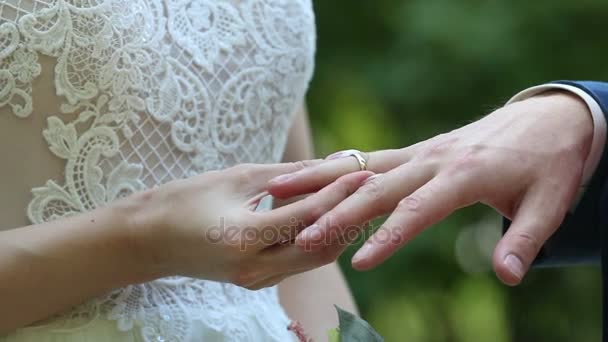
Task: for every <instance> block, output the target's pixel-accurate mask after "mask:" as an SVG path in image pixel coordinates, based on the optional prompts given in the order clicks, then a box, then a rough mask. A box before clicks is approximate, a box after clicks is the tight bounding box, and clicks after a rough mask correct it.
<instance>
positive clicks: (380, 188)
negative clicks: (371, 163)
mask: <svg viewBox="0 0 608 342" xmlns="http://www.w3.org/2000/svg"><path fill="white" fill-rule="evenodd" d="M383 193H384V185H383V184H382V181H381V180H380V179H379V178H374V179H372V180H370V181H368V182H366V183H365V184H364V185H363V186H361V187H360V188H359V189H358V190H357V191H356V192H355V194H357V195H359V196H365V197H367V198H369V199H371V200H378V199H380V198H381V197H382V194H383Z"/></svg>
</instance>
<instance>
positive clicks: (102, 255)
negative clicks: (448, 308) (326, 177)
mask: <svg viewBox="0 0 608 342" xmlns="http://www.w3.org/2000/svg"><path fill="white" fill-rule="evenodd" d="M314 49H315V27H314V16H313V11H312V4H311V2H310V0H3V1H2V2H0V120H1V122H2V124H1V125H0V133H1V134H0V156H1V157H2V164H3V166H2V169H1V170H0V177H1V179H3V181H2V191H3V195H2V196H0V220H1V221H0V228H2V230H3V231H2V232H0V302H1V303H2V305H1V306H0V335H2V334H4V336H5V337H3V338H0V339H3V340H5V341H119V342H120V341H288V340H294V339H296V336H295V334H293V333H292V332H290V331H289V330H288V325H289V324H290V322H291V319H294V320H299V321H301V322H302V325H303V327H304V328H305V330H306V331H307V332H308V334H309V335H310V336H311V337H315V338H316V339H318V340H323V339H324V337H323V336H325V331H326V330H327V329H328V328H330V327H335V326H336V325H337V322H336V318H335V313H334V309H333V304H338V305H340V306H343V307H345V308H347V309H350V310H355V308H354V304H353V302H352V299H351V297H350V294H349V292H348V289H347V287H346V285H345V282H344V280H343V278H342V276H341V275H340V273H339V270H338V268H337V267H336V266H335V264H330V265H329V266H325V267H322V268H319V269H317V270H315V271H308V270H311V269H313V268H316V267H319V266H322V265H324V264H327V263H331V261H333V260H335V257H336V256H337V255H339V253H340V252H341V249H340V247H339V246H337V247H335V248H334V249H333V250H332V252H331V253H325V254H323V255H314V254H309V253H306V254H305V253H304V252H303V251H300V250H299V249H298V248H297V247H295V246H293V245H292V244H290V243H284V242H285V241H286V240H287V241H288V240H289V239H291V237H293V234H292V233H293V231H291V233H290V229H291V230H293V229H301V227H302V226H305V225H306V224H310V223H312V222H314V220H315V219H316V218H318V217H319V216H320V215H321V214H322V213H323V212H324V211H327V210H328V209H330V208H331V207H333V206H334V205H335V204H336V203H339V202H340V201H341V200H342V199H343V198H344V197H346V196H347V195H348V192H349V191H352V190H353V189H355V188H356V187H357V186H358V185H359V184H360V183H361V182H362V181H363V180H364V179H365V178H366V177H368V176H369V175H368V174H367V173H365V172H360V173H353V174H351V175H349V176H346V177H345V178H343V181H342V182H338V183H336V184H334V185H332V186H331V187H329V188H326V189H324V190H323V191H321V192H319V193H317V194H314V195H312V196H310V197H308V198H307V199H305V200H301V201H298V202H295V203H292V204H287V205H285V206H283V207H280V208H276V209H273V210H270V208H269V206H270V205H271V204H269V202H268V200H267V199H266V197H265V191H264V189H265V186H266V184H267V181H268V180H269V179H271V178H273V177H275V176H277V175H280V174H283V173H288V172H292V171H295V170H296V169H297V168H298V166H299V165H300V164H298V163H285V164H277V163H278V162H279V161H281V159H283V160H284V161H295V160H306V159H310V157H311V154H312V148H311V143H310V140H309V139H310V138H309V134H308V124H307V118H306V113H305V111H304V110H303V109H302V108H303V98H304V95H305V92H306V89H307V86H308V82H309V80H310V78H311V75H312V71H313V57H314ZM251 163H255V164H251ZM256 208H257V210H255V209H256ZM278 227H281V228H285V227H288V228H290V229H287V230H286V229H276V228H278ZM230 231H232V232H233V233H235V234H232V235H230V236H228V235H229V234H228V232H230ZM244 232H246V233H247V234H244ZM251 233H253V235H252V234H251ZM266 233H269V234H266ZM305 271H308V272H305ZM302 272H304V273H302ZM297 273H301V274H300V275H298V276H294V277H291V278H289V279H288V280H286V281H284V282H282V283H281V285H279V286H278V288H277V287H272V286H273V285H275V284H277V283H279V282H280V281H281V280H283V279H284V278H286V277H288V276H291V275H294V274H297ZM254 290H257V291H254ZM288 317H290V318H288Z"/></svg>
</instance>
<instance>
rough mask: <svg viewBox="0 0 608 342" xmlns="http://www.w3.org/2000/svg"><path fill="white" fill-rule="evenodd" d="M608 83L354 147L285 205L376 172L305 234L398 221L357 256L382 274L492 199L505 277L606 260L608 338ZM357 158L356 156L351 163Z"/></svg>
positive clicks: (297, 183) (327, 236)
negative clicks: (393, 143)
mask: <svg viewBox="0 0 608 342" xmlns="http://www.w3.org/2000/svg"><path fill="white" fill-rule="evenodd" d="M607 118H608V83H602V82H588V81H585V82H573V81H560V82H553V83H549V84H546V85H542V86H537V87H533V88H530V89H527V90H525V91H523V92H521V93H519V94H517V95H516V96H515V97H514V98H513V99H512V100H511V101H509V103H508V104H507V105H506V106H504V107H502V108H500V109H498V110H496V111H495V112H493V113H491V114H489V115H488V116H486V117H484V118H482V119H481V120H479V121H477V122H474V123H471V124H469V125H467V126H464V127H462V128H459V129H456V130H454V131H452V132H449V133H446V134H442V135H440V136H437V137H434V138H432V139H429V140H427V141H424V142H421V143H418V144H416V145H413V146H410V147H406V148H403V149H398V150H386V151H378V152H373V153H370V154H364V153H360V152H358V151H345V152H342V153H337V154H334V155H332V156H330V157H328V158H327V159H328V161H327V162H325V163H323V164H320V165H317V166H314V167H310V168H307V169H304V170H302V171H299V172H297V173H294V174H290V175H283V176H281V177H278V178H276V179H274V180H273V181H271V183H270V192H271V194H273V195H274V196H276V197H291V196H294V195H299V194H305V193H311V192H313V191H316V190H318V189H320V188H322V187H324V186H325V185H327V184H329V183H331V182H333V181H334V180H336V179H338V178H339V177H341V176H342V175H344V174H346V173H349V172H353V171H356V167H358V168H359V169H366V168H367V169H369V170H371V171H373V172H375V173H376V175H375V176H373V177H371V178H370V179H369V180H368V181H367V182H366V183H365V184H364V185H363V186H361V187H360V188H359V190H357V192H355V193H354V194H352V195H351V196H350V197H349V198H347V199H346V200H345V201H343V202H342V203H341V204H340V205H338V206H337V207H335V208H334V209H332V210H331V211H330V212H328V213H326V214H325V215H323V217H321V219H319V220H318V221H317V223H316V224H315V225H312V226H310V227H308V228H307V229H305V230H304V231H303V232H302V233H301V234H300V235H299V236H298V237H297V239H296V242H297V243H299V244H301V245H303V246H306V247H307V248H310V249H313V250H322V249H323V248H324V246H326V245H327V244H329V243H332V242H336V241H338V239H339V238H340V237H341V236H342V235H344V234H346V232H347V228H348V227H353V226H361V225H362V224H363V223H365V222H367V221H369V220H371V219H373V218H375V217H378V216H382V215H385V214H389V213H392V214H391V215H390V217H389V218H388V219H387V220H386V222H385V223H384V224H383V226H382V227H381V228H380V229H379V230H378V231H377V232H376V233H375V234H374V235H373V236H372V237H371V238H370V239H369V240H368V241H367V242H366V243H365V244H364V246H363V247H362V248H361V249H360V250H359V251H358V252H357V254H356V255H355V256H354V258H353V261H352V262H353V266H354V267H355V268H357V269H360V270H366V269H370V268H373V267H375V266H377V265H379V264H380V263H382V262H383V261H384V260H386V259H387V258H389V257H390V256H391V255H392V254H393V253H394V252H395V251H396V250H397V249H398V248H400V247H402V246H403V245H405V244H406V243H408V242H409V241H411V240H412V239H413V238H414V237H416V235H418V234H419V233H420V232H421V231H423V230H424V229H426V228H428V227H429V226H431V225H433V224H435V223H437V222H438V221H440V220H442V219H444V218H445V217H447V216H448V215H450V214H451V213H452V212H454V211H455V210H457V209H459V208H462V207H465V206H469V205H471V204H474V203H477V202H482V203H484V204H486V205H489V206H491V207H493V208H494V209H496V211H498V212H499V213H500V214H502V215H503V216H504V217H505V234H504V236H503V237H502V239H501V240H500V242H499V243H498V245H497V246H496V248H495V251H494V257H493V264H494V269H495V271H496V274H497V276H498V277H499V278H500V279H501V280H502V281H503V282H504V283H506V284H508V285H517V284H519V283H520V282H521V280H522V278H523V277H524V275H525V274H526V273H527V271H528V269H529V268H530V266H531V265H533V264H534V265H540V266H542V265H567V264H574V263H592V262H601V264H602V275H603V283H604V300H603V304H604V319H603V321H604V341H605V342H608V329H607V327H608V315H607V313H608V310H607V309H608V300H607V299H608V292H607V286H608V232H606V229H608V182H607V180H608V179H607V177H608V149H606V148H605V145H606V130H607V129H606V126H607V125H606V122H607ZM352 157H354V158H352Z"/></svg>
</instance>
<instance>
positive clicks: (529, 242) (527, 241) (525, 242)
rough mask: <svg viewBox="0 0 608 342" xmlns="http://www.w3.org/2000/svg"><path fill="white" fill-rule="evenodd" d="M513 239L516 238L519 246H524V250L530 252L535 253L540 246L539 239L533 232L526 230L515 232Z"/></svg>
mask: <svg viewBox="0 0 608 342" xmlns="http://www.w3.org/2000/svg"><path fill="white" fill-rule="evenodd" d="M514 239H516V241H517V242H516V243H517V244H518V245H519V246H520V247H522V248H524V250H525V251H526V252H530V253H531V254H536V253H537V252H538V251H539V250H540V248H541V247H542V243H541V242H540V240H539V239H538V238H537V237H536V236H535V235H534V234H531V233H528V232H526V231H518V232H516V233H515V236H514Z"/></svg>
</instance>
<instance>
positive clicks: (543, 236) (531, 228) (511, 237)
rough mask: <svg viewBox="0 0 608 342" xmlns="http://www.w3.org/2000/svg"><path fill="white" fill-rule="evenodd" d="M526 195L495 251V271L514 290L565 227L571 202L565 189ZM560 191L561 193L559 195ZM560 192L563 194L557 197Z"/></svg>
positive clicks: (553, 188)
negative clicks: (545, 245) (565, 217)
mask: <svg viewBox="0 0 608 342" xmlns="http://www.w3.org/2000/svg"><path fill="white" fill-rule="evenodd" d="M537 188H538V189H536V190H535V189H531V190H529V191H528V193H526V195H524V198H523V200H522V201H521V204H520V206H519V208H518V209H517V212H516V213H515V216H514V219H513V223H512V224H511V226H510V227H509V229H508V230H507V232H506V233H505V235H504V236H503V237H502V239H501V240H500V241H499V242H498V245H497V246H496V249H495V250H494V257H493V264H494V271H495V272H496V275H497V276H498V278H499V279H500V280H501V281H502V282H503V283H505V284H507V285H510V286H515V285H518V284H519V283H520V282H521V281H522V279H523V277H524V276H525V274H526V273H527V272H528V269H529V268H530V265H531V264H532V262H533V261H534V259H535V258H536V256H537V255H538V252H539V251H540V249H541V248H542V246H543V245H544V243H545V241H547V240H548V239H549V238H550V237H551V235H553V233H554V232H555V231H556V230H557V228H558V227H559V225H560V224H561V223H562V221H563V218H564V216H565V214H566V211H567V210H568V207H569V206H568V205H567V204H568V203H569V198H570V197H571V196H568V195H567V194H564V193H563V192H567V191H564V189H556V188H555V187H550V186H547V187H541V186H540V184H537ZM556 190H557V191H556ZM556 192H558V193H559V192H562V193H561V194H556Z"/></svg>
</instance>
